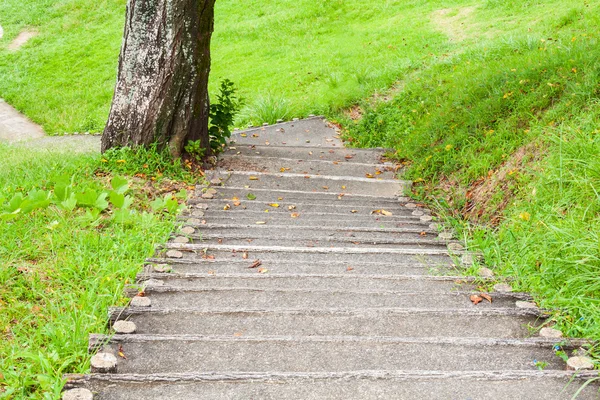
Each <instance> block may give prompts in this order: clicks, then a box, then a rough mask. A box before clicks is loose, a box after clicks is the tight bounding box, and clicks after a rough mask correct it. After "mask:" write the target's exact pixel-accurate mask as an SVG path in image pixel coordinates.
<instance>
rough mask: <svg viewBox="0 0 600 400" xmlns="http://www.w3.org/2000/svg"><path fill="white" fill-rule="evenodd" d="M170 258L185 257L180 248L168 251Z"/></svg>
mask: <svg viewBox="0 0 600 400" xmlns="http://www.w3.org/2000/svg"><path fill="white" fill-rule="evenodd" d="M167 257H168V258H183V253H182V252H180V251H179V250H169V251H167Z"/></svg>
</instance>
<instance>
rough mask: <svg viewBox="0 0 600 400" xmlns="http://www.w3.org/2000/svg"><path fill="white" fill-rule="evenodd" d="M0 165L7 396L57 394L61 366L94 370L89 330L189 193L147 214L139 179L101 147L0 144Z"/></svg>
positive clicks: (98, 327) (2, 384) (98, 325)
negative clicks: (73, 150) (84, 150)
mask: <svg viewBox="0 0 600 400" xmlns="http://www.w3.org/2000/svg"><path fill="white" fill-rule="evenodd" d="M149 155H150V154H149ZM98 165H102V166H104V167H105V171H104V173H102V174H98V173H97V166H98ZM120 165H121V164H119V163H118V164H115V166H120ZM119 169H120V168H119ZM0 170H1V171H2V173H1V174H0V193H2V195H1V196H2V197H1V198H0V215H2V217H1V218H2V220H1V221H0V237H2V240H1V241H0V307H1V308H2V313H0V332H2V336H1V338H0V371H2V379H1V380H0V397H2V398H9V399H25V398H46V399H58V398H60V392H61V389H62V385H63V378H62V375H63V374H65V373H84V372H87V371H88V370H89V353H88V351H87V337H88V334H89V333H97V332H100V333H102V332H106V312H107V309H108V307H109V306H113V305H115V304H123V303H122V302H123V300H122V295H121V293H122V290H123V286H124V285H125V284H126V283H127V282H133V280H134V277H135V275H136V274H137V273H138V272H139V270H140V266H141V263H142V262H143V260H144V258H145V257H148V256H150V255H151V254H152V253H153V251H154V246H155V244H157V243H162V242H164V241H165V240H166V239H167V238H168V235H169V233H170V232H171V230H172V229H173V223H174V220H175V216H176V215H177V212H178V211H179V209H180V208H181V206H180V204H179V202H178V200H180V199H181V198H183V197H185V196H186V193H185V191H182V192H180V193H178V194H177V195H175V196H173V195H167V196H165V197H161V198H160V201H161V202H162V205H163V207H160V208H157V210H156V211H154V212H148V211H147V209H148V207H147V199H146V198H145V196H144V195H143V194H142V193H140V192H139V190H136V189H137V187H138V186H139V184H136V183H135V182H134V180H133V178H131V177H126V176H121V175H118V174H114V175H113V174H112V173H111V171H110V170H109V169H108V168H107V163H106V162H105V163H103V162H101V158H100V156H98V155H93V156H91V155H72V154H66V153H55V152H49V151H38V150H32V149H27V148H21V147H8V146H5V145H2V144H0ZM109 173H111V175H110V177H106V174H109ZM164 178H173V177H170V176H168V175H165V176H164ZM136 179H139V178H136ZM136 185H138V186H136ZM106 333H107V332H106Z"/></svg>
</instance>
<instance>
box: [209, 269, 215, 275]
mask: <svg viewBox="0 0 600 400" xmlns="http://www.w3.org/2000/svg"><path fill="white" fill-rule="evenodd" d="M215 273H216V271H213V270H212V269H211V270H209V271H208V274H209V275H214V274H215Z"/></svg>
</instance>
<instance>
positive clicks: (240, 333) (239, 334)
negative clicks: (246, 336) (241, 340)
mask: <svg viewBox="0 0 600 400" xmlns="http://www.w3.org/2000/svg"><path fill="white" fill-rule="evenodd" d="M233 336H235V337H241V336H242V332H236V333H234V334H233Z"/></svg>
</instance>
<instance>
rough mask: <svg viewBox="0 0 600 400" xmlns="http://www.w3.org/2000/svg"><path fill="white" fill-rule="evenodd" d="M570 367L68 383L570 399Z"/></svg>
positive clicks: (273, 393)
mask: <svg viewBox="0 0 600 400" xmlns="http://www.w3.org/2000/svg"><path fill="white" fill-rule="evenodd" d="M573 377H574V374H573V373H571V372H568V371H521V370H519V371H500V370H497V369H496V368H491V369H490V367H489V366H488V367H487V368H484V369H482V370H480V371H456V372H441V371H349V372H343V373H269V374H261V373H241V372H235V373H232V372H227V373H217V372H205V373H191V374H156V375H137V374H136V375H131V374H130V375H128V374H122V375H121V374H120V375H102V374H92V375H89V376H86V377H82V376H80V375H77V376H72V377H70V379H68V382H67V387H69V388H73V387H81V386H86V387H88V388H90V389H92V390H93V391H94V392H95V393H96V396H95V397H94V398H95V399H97V400H139V399H153V400H189V399H196V398H203V399H226V400H247V399H249V398H252V399H261V400H282V399H314V400H375V399H427V400H448V399H498V400H500V399H506V400H508V399H510V400H531V399H570V398H572V396H574V395H575V394H576V392H577V391H578V390H579V388H580V387H581V386H582V385H583V382H584V380H585V379H593V378H595V377H597V373H596V372H585V373H581V374H580V375H579V379H574V380H573ZM577 399H578V400H591V399H598V388H597V387H596V386H595V385H593V384H592V385H589V386H587V387H584V388H583V389H582V392H581V393H580V394H579V396H578V397H577Z"/></svg>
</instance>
